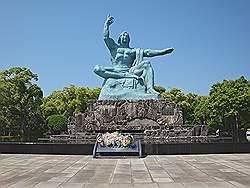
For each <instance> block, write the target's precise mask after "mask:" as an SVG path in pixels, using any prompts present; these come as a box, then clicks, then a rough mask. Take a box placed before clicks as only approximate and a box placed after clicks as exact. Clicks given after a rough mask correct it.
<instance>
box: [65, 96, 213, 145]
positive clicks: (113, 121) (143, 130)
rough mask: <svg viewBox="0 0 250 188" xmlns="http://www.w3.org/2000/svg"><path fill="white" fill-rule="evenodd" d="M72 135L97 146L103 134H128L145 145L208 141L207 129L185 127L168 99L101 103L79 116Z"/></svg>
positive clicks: (180, 110) (175, 107)
mask: <svg viewBox="0 0 250 188" xmlns="http://www.w3.org/2000/svg"><path fill="white" fill-rule="evenodd" d="M69 131H70V134H74V135H76V137H77V138H78V139H80V140H82V141H84V142H88V143H93V142H94V141H95V138H96V135H97V134H98V133H100V132H101V133H103V132H114V131H121V132H125V133H126V132H128V133H132V134H133V135H134V136H135V137H136V138H139V139H141V140H142V141H143V142H144V143H173V142H174V143H180V142H185V143H187V142H205V137H204V136H206V135H207V131H208V129H207V127H206V126H204V125H199V126H187V125H183V112H182V109H181V108H180V107H179V106H177V105H175V104H173V103H169V102H167V101H166V100H98V101H94V102H92V103H90V104H89V106H88V108H87V110H86V111H85V112H84V113H77V114H75V117H74V118H73V120H72V121H71V125H70V126H69Z"/></svg>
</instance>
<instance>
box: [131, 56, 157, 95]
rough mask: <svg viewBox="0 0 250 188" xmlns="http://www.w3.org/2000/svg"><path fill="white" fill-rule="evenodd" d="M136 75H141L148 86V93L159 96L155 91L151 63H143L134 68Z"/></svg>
mask: <svg viewBox="0 0 250 188" xmlns="http://www.w3.org/2000/svg"><path fill="white" fill-rule="evenodd" d="M133 69H134V70H133V72H134V73H135V74H138V73H139V74H141V76H140V77H143V79H144V82H145V84H146V89H147V93H152V94H159V93H158V92H157V91H155V90H154V70H153V67H152V66H151V63H150V62H149V61H142V62H140V63H139V64H138V65H135V67H134V68H133Z"/></svg>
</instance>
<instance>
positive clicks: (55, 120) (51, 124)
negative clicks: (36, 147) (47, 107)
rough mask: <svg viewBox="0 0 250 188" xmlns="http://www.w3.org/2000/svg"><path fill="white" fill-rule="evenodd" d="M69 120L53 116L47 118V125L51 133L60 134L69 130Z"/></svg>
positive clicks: (61, 116) (60, 116)
mask: <svg viewBox="0 0 250 188" xmlns="http://www.w3.org/2000/svg"><path fill="white" fill-rule="evenodd" d="M67 124H68V120H67V118H66V117H65V116H63V115H51V116H49V117H48V118H47V125H48V128H49V131H50V133H52V134H60V133H62V132H63V131H66V130H67Z"/></svg>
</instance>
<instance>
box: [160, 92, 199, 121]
mask: <svg viewBox="0 0 250 188" xmlns="http://www.w3.org/2000/svg"><path fill="white" fill-rule="evenodd" d="M161 98H162V99H165V100H168V101H169V102H172V103H174V104H177V105H179V106H181V107H182V108H183V113H184V120H185V123H186V124H191V123H192V122H193V121H194V118H195V117H194V109H195V108H196V106H197V105H198V103H199V101H200V100H201V98H202V97H201V96H198V95H197V94H194V93H188V94H186V95H185V94H184V93H183V92H182V91H181V90H180V89H177V88H173V89H172V90H170V91H169V92H163V93H161Z"/></svg>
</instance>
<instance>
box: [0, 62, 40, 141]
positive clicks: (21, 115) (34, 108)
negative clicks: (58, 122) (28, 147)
mask: <svg viewBox="0 0 250 188" xmlns="http://www.w3.org/2000/svg"><path fill="white" fill-rule="evenodd" d="M37 80H38V76H37V75H36V74H34V73H33V72H31V71H30V70H29V69H27V68H20V67H14V68H11V69H9V70H5V71H2V72H0V127H1V134H2V135H15V136H16V135H20V136H21V137H22V139H23V140H30V139H34V138H35V137H37V136H39V135H40V133H41V132H42V129H43V125H44V119H43V116H42V113H41V109H40V105H41V104H42V98H43V93H42V90H41V89H40V87H39V86H38V85H37V84H35V81H37Z"/></svg>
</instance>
